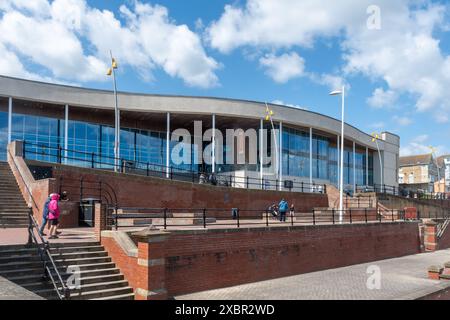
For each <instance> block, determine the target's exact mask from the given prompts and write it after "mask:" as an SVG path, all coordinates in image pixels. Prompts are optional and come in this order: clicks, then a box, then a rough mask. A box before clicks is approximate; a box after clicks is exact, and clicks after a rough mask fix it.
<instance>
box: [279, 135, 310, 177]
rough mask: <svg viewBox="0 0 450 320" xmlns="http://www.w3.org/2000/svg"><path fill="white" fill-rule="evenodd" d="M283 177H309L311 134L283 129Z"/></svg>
mask: <svg viewBox="0 0 450 320" xmlns="http://www.w3.org/2000/svg"><path fill="white" fill-rule="evenodd" d="M282 160H283V175H287V176H296V177H309V133H308V132H306V131H301V130H297V129H293V128H288V127H285V128H283V156H282Z"/></svg>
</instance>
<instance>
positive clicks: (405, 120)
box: [392, 116, 413, 126]
mask: <svg viewBox="0 0 450 320" xmlns="http://www.w3.org/2000/svg"><path fill="white" fill-rule="evenodd" d="M392 120H393V121H394V122H395V123H396V124H398V125H400V126H409V125H410V124H412V123H413V121H412V119H411V118H409V117H401V116H393V117H392Z"/></svg>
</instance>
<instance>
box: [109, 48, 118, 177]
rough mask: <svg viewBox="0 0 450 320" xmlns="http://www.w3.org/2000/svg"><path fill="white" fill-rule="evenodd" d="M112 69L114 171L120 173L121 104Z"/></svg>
mask: <svg viewBox="0 0 450 320" xmlns="http://www.w3.org/2000/svg"><path fill="white" fill-rule="evenodd" d="M109 53H110V55H111V61H112V60H113V55H112V51H110V52H109ZM111 69H112V74H113V83H114V103H115V105H114V171H116V172H117V171H118V169H119V165H120V162H119V161H120V160H119V158H120V111H119V103H118V99H117V83H116V72H115V69H114V67H112V68H111Z"/></svg>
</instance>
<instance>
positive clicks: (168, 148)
mask: <svg viewBox="0 0 450 320" xmlns="http://www.w3.org/2000/svg"><path fill="white" fill-rule="evenodd" d="M169 177H170V112H167V120H166V178H169Z"/></svg>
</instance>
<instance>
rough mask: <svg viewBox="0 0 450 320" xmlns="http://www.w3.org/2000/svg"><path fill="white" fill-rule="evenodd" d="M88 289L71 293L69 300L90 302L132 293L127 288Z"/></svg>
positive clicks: (131, 290)
mask: <svg viewBox="0 0 450 320" xmlns="http://www.w3.org/2000/svg"><path fill="white" fill-rule="evenodd" d="M86 289H90V288H85V291H82V292H73V293H72V292H71V295H70V298H71V299H72V300H90V299H98V298H107V297H113V296H118V295H124V294H131V293H133V289H132V288H130V287H128V286H122V287H115V288H114V287H113V288H105V289H99V290H86Z"/></svg>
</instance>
